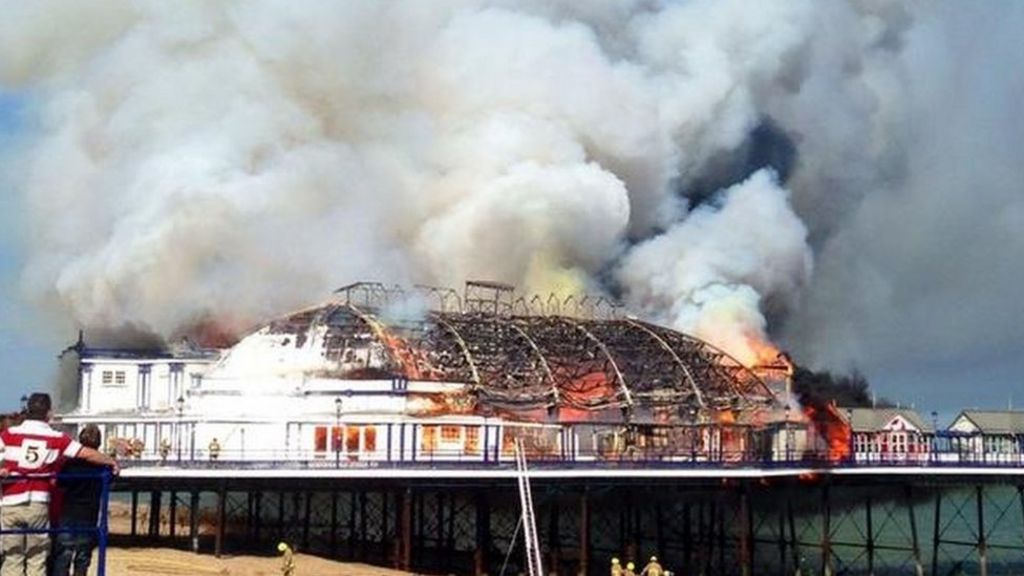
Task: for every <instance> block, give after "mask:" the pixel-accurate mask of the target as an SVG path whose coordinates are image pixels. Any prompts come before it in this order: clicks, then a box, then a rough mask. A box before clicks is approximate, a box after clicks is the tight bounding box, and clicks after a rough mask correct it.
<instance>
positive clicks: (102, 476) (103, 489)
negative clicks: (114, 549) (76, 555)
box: [0, 470, 111, 576]
mask: <svg viewBox="0 0 1024 576" xmlns="http://www.w3.org/2000/svg"><path fill="white" fill-rule="evenodd" d="M40 479H46V480H54V479H64V480H76V479H79V480H86V479H92V480H99V482H100V507H99V516H98V518H97V522H96V527H95V528H62V527H58V528H54V527H53V526H50V527H49V528H46V529H38V530H36V529H25V528H19V529H14V530H5V529H3V527H2V525H0V537H2V536H7V535H21V536H28V535H30V534H46V535H48V536H50V537H51V539H52V537H53V536H55V535H57V534H90V533H91V534H94V535H95V536H96V576H106V574H107V542H108V521H107V520H108V518H107V517H108V514H109V505H110V485H111V473H110V471H109V470H104V471H102V472H100V473H96V474H57V475H53V474H30V475H11V476H7V477H5V478H4V479H3V480H2V481H0V484H10V483H13V482H24V481H27V480H40ZM50 550H51V553H52V551H53V545H52V542H51V546H50ZM4 560H6V559H4Z"/></svg>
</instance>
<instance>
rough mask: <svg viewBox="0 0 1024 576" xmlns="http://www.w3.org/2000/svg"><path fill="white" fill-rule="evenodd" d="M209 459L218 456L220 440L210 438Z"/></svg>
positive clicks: (214, 458)
mask: <svg viewBox="0 0 1024 576" xmlns="http://www.w3.org/2000/svg"><path fill="white" fill-rule="evenodd" d="M209 449H210V460H216V459H217V458H220V442H218V441H217V439H216V438H214V439H213V440H210V446H209Z"/></svg>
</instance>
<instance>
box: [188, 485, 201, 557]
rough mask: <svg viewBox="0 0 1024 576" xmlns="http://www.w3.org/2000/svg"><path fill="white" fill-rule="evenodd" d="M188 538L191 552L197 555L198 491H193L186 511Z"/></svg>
mask: <svg viewBox="0 0 1024 576" xmlns="http://www.w3.org/2000/svg"><path fill="white" fill-rule="evenodd" d="M188 517H189V518H188V537H189V540H190V541H191V542H192V552H193V553H195V554H198V553H199V491H198V490H195V489H193V490H192V494H191V502H189V510H188Z"/></svg>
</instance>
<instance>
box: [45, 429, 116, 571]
mask: <svg viewBox="0 0 1024 576" xmlns="http://www.w3.org/2000/svg"><path fill="white" fill-rule="evenodd" d="M101 436H102V435H101V434H100V429H99V427H98V426H96V425H95V424H89V425H88V426H86V427H85V428H83V429H82V431H81V432H80V433H79V434H78V441H79V443H81V444H82V446H85V447H87V448H92V449H98V448H99V447H100V445H101V440H102V438H101ZM101 471H102V467H100V466H96V465H95V464H90V463H89V462H86V461H84V460H72V461H71V462H68V463H67V464H66V465H65V466H64V470H63V472H62V473H63V474H64V475H65V476H66V477H63V478H60V479H58V481H57V487H58V488H59V489H60V490H61V491H62V503H63V505H62V506H61V509H60V510H59V511H58V518H59V520H58V526H59V527H60V528H62V529H64V528H66V529H69V530H92V529H95V528H96V520H97V519H98V517H99V516H98V515H99V510H100V497H101V496H102V491H103V484H102V483H101V481H100V479H99V478H96V476H98V475H99V473H100V472H101ZM90 476H92V477H93V478H90ZM95 548H96V533H95V532H94V531H89V532H85V531H83V532H60V533H58V534H57V536H56V538H54V546H53V564H52V566H51V568H50V576H70V575H72V574H73V576H86V573H87V572H88V571H89V562H90V561H91V560H92V551H93V550H94V549H95ZM72 567H74V571H72Z"/></svg>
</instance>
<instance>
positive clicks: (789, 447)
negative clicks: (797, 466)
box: [783, 405, 793, 462]
mask: <svg viewBox="0 0 1024 576" xmlns="http://www.w3.org/2000/svg"><path fill="white" fill-rule="evenodd" d="M783 414H784V418H785V420H784V422H783V426H785V428H784V429H783V433H784V434H785V436H783V441H784V442H785V443H786V462H789V459H790V453H791V452H792V450H793V436H792V435H791V434H790V432H789V406H788V405H787V406H786V409H785V411H784V412H783Z"/></svg>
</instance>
